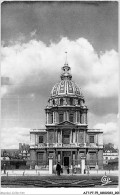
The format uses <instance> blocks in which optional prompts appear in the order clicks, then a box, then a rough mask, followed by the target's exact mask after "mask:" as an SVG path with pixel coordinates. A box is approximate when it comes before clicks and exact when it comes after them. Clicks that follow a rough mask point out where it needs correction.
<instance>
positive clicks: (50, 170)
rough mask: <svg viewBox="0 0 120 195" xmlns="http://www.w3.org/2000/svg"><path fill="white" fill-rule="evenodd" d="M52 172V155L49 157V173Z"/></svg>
mask: <svg viewBox="0 0 120 195" xmlns="http://www.w3.org/2000/svg"><path fill="white" fill-rule="evenodd" d="M52 173H53V157H52V156H51V157H49V174H52Z"/></svg>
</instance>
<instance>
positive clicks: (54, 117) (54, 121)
mask: <svg viewBox="0 0 120 195" xmlns="http://www.w3.org/2000/svg"><path fill="white" fill-rule="evenodd" d="M54 123H56V112H54Z"/></svg>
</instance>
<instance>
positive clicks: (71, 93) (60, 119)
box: [30, 62, 103, 168]
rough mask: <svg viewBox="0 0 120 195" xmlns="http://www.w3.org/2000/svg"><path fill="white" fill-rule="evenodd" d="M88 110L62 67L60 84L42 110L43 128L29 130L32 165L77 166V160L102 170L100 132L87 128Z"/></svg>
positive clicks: (56, 85) (79, 90) (101, 140)
mask: <svg viewBox="0 0 120 195" xmlns="http://www.w3.org/2000/svg"><path fill="white" fill-rule="evenodd" d="M87 112H88V108H87V106H86V105H85V99H84V96H83V95H82V92H81V89H80V88H79V87H78V86H77V85H76V84H75V83H74V82H73V81H72V75H71V74H70V67H69V65H68V63H67V62H66V63H65V64H64V66H63V67H62V74H61V81H60V82H59V83H57V84H55V86H54V87H53V89H52V91H51V96H50V98H49V100H48V105H47V106H46V108H45V113H46V128H45V129H37V130H36V129H33V130H31V131H30V140H31V144H30V154H31V155H30V156H31V162H32V165H35V164H37V165H39V166H43V165H45V166H46V165H48V157H49V156H52V157H53V164H56V163H57V161H60V163H61V165H63V166H64V167H65V166H69V167H71V166H77V167H80V164H81V157H85V159H86V160H85V161H86V166H89V167H90V168H95V167H96V165H98V167H99V168H102V167H103V132H102V131H101V130H97V129H88V124H87Z"/></svg>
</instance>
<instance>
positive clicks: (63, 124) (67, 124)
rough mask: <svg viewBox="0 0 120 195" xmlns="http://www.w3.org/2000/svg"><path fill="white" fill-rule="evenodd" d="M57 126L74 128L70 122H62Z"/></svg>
mask: <svg viewBox="0 0 120 195" xmlns="http://www.w3.org/2000/svg"><path fill="white" fill-rule="evenodd" d="M57 125H58V126H76V125H75V124H74V123H72V122H70V121H64V122H61V123H59V124H57Z"/></svg>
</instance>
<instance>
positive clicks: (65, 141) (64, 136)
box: [63, 134, 70, 144]
mask: <svg viewBox="0 0 120 195" xmlns="http://www.w3.org/2000/svg"><path fill="white" fill-rule="evenodd" d="M69 143H70V135H69V134H68V135H63V144H69Z"/></svg>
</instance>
